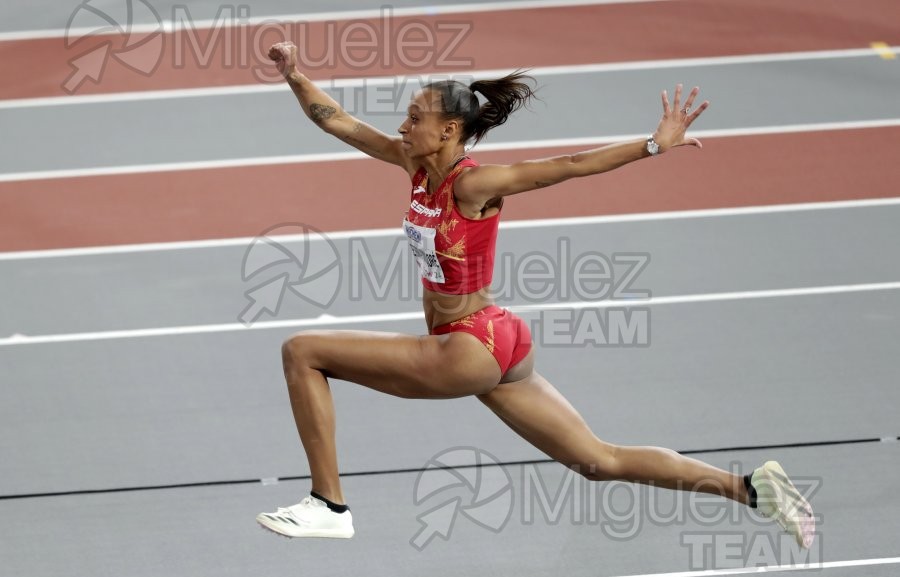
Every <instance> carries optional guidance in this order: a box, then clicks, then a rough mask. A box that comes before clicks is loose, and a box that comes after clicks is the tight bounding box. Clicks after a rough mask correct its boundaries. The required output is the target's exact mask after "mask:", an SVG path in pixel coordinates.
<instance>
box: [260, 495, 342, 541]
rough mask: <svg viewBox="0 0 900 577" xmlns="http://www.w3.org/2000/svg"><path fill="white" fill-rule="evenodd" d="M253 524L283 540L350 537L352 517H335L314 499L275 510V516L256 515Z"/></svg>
mask: <svg viewBox="0 0 900 577" xmlns="http://www.w3.org/2000/svg"><path fill="white" fill-rule="evenodd" d="M256 521H257V522H258V523H259V524H260V525H262V526H263V527H265V528H266V529H268V530H269V531H274V532H275V533H278V534H279V535H284V536H285V537H330V538H332V539H349V538H350V537H353V533H354V531H353V516H352V515H351V514H350V511H349V510H347V511H344V512H343V513H335V512H334V511H332V510H331V509H329V508H328V506H327V505H326V504H325V502H324V501H321V500H319V499H317V498H315V497H312V496H310V497H306V498H305V499H303V500H302V501H300V502H299V503H297V504H296V505H292V506H290V507H283V508H279V509H278V511H276V512H275V513H260V514H259V515H257V516H256Z"/></svg>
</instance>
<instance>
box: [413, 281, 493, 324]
mask: <svg viewBox="0 0 900 577" xmlns="http://www.w3.org/2000/svg"><path fill="white" fill-rule="evenodd" d="M424 291H425V292H424V296H423V298H422V305H423V307H424V309H425V323H426V325H427V326H428V330H429V331H431V330H432V329H434V328H435V327H439V326H441V325H445V324H447V323H451V322H453V321H456V320H459V319H461V318H463V317H467V316H469V315H470V314H472V313H474V312H478V311H480V310H481V309H483V308H485V307H489V306H491V305H492V304H494V299H493V298H492V297H491V294H490V287H484V288H482V289H480V290H478V291H476V292H474V293H469V294H464V295H448V294H443V293H439V292H436V291H432V290H428V289H427V288H426V289H424Z"/></svg>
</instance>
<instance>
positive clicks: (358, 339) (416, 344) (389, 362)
mask: <svg viewBox="0 0 900 577" xmlns="http://www.w3.org/2000/svg"><path fill="white" fill-rule="evenodd" d="M282 360H283V363H284V375H285V379H286V380H287V385H288V392H289V396H290V400H291V408H292V410H293V413H294V421H295V422H296V424H297V431H298V432H299V433H300V440H301V442H302V443H303V448H304V450H305V451H306V455H307V459H308V461H309V467H310V474H311V476H312V488H313V491H315V492H316V493H318V494H319V495H322V496H324V497H325V498H326V499H328V500H330V501H333V502H335V503H344V502H345V501H344V495H343V493H342V491H341V486H340V480H339V477H338V463H337V451H336V448H335V439H334V437H335V435H334V433H335V414H334V404H333V402H332V397H331V389H330V387H329V385H328V380H327V377H333V378H336V379H341V380H345V381H351V382H354V383H357V384H360V385H364V386H366V387H369V388H371V389H375V390H377V391H381V392H383V393H388V394H390V395H394V396H398V397H404V398H425V399H440V398H453V397H462V396H467V395H474V394H483V393H486V392H488V391H490V390H491V389H493V388H494V387H495V386H496V385H497V383H498V382H499V381H500V369H499V367H498V366H497V363H496V361H495V360H494V358H493V356H492V355H491V354H490V353H489V352H488V351H487V349H486V348H485V346H484V345H483V344H482V343H481V342H480V341H479V340H478V339H477V338H475V337H473V336H472V335H469V334H466V333H451V334H447V335H441V336H412V335H404V334H394V333H377V332H367V331H304V332H301V333H297V334H295V335H293V336H291V337H290V338H289V339H287V340H286V341H285V342H284V345H283V346H282Z"/></svg>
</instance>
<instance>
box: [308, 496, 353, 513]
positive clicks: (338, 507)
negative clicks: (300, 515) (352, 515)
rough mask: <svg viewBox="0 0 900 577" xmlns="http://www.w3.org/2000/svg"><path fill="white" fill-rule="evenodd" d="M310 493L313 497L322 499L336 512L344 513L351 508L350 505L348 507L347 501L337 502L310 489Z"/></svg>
mask: <svg viewBox="0 0 900 577" xmlns="http://www.w3.org/2000/svg"><path fill="white" fill-rule="evenodd" d="M309 495H310V496H311V497H313V498H315V499H318V500H319V501H322V502H323V503H325V505H326V506H327V507H328V508H329V509H330V510H331V511H334V512H335V513H344V512H346V511H349V510H350V507H348V506H347V504H346V503H335V502H334V501H331V500H330V499H327V498H325V497H323V496H322V495H321V494H319V493H317V492H315V491H310V492H309Z"/></svg>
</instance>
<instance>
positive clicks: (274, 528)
mask: <svg viewBox="0 0 900 577" xmlns="http://www.w3.org/2000/svg"><path fill="white" fill-rule="evenodd" d="M256 522H257V523H259V525H260V527H262V528H263V529H266V530H267V531H271V532H272V533H275V534H276V535H281V536H282V537H287V538H288V539H301V538H304V537H322V538H325V539H350V538H351V537H353V535H354V534H355V531H351V532H350V533H347V532H346V531H341V530H338V529H332V530H327V529H325V530H322V529H320V530H318V531H307V532H303V533H299V532H298V533H297V534H291V532H290V531H291V529H290V528H285V527H282V526H281V525H277V524H274V523H271V524H270V522H269V521H268V519H266V520H263V519H260V518H259V517H257V519H256Z"/></svg>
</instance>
